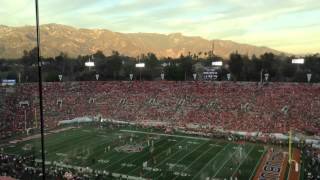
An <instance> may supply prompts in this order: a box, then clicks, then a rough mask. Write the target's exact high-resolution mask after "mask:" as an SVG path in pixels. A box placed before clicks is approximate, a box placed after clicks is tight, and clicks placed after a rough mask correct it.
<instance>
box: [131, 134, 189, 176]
mask: <svg viewBox="0 0 320 180" xmlns="http://www.w3.org/2000/svg"><path fill="white" fill-rule="evenodd" d="M185 141H187V139H184V140H182V141H179V143H177V144H174V145H171V146H169V147H168V148H167V149H165V150H164V151H162V152H161V153H159V154H158V155H157V156H156V157H158V156H160V155H161V154H163V153H166V150H168V149H169V148H171V147H172V146H175V145H180V144H182V143H184V142H185ZM180 151H182V150H178V151H177V152H175V153H173V154H172V155H174V154H176V153H178V152H180ZM172 155H170V156H169V157H172ZM169 157H167V158H165V159H164V160H162V161H161V162H160V163H159V164H158V165H156V166H155V167H154V168H158V167H159V166H160V164H161V165H162V164H163V163H164V162H165V161H166V160H167V159H168V158H169ZM138 168H139V167H136V168H135V169H133V170H131V171H130V172H129V173H131V172H132V171H135V170H137V169H138ZM149 173H151V172H150V171H149V172H147V173H146V174H145V175H147V174H149Z"/></svg>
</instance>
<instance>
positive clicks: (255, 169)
mask: <svg viewBox="0 0 320 180" xmlns="http://www.w3.org/2000/svg"><path fill="white" fill-rule="evenodd" d="M266 151H267V150H266V149H264V150H263V153H262V154H261V156H260V159H259V161H258V162H257V164H256V166H255V167H254V170H253V171H252V173H251V176H250V178H249V179H252V176H253V175H254V173H255V172H256V171H257V167H258V166H259V164H260V163H261V160H262V159H263V156H264V154H265V153H266Z"/></svg>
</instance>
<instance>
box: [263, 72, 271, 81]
mask: <svg viewBox="0 0 320 180" xmlns="http://www.w3.org/2000/svg"><path fill="white" fill-rule="evenodd" d="M269 76H270V75H269V73H265V74H264V79H265V80H266V82H268V80H269Z"/></svg>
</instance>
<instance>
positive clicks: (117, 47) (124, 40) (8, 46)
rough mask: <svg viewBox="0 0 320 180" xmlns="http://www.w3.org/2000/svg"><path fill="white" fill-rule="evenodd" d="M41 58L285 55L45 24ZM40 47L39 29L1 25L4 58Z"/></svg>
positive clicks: (241, 46)
mask: <svg viewBox="0 0 320 180" xmlns="http://www.w3.org/2000/svg"><path fill="white" fill-rule="evenodd" d="M40 35H41V55H42V56H44V57H54V56H57V55H59V54H60V52H65V53H67V54H68V55H69V56H71V57H77V56H78V55H88V54H93V53H95V52H96V51H98V50H101V51H102V52H103V53H104V54H105V55H110V54H111V53H112V51H118V52H119V53H120V54H123V55H127V56H133V57H136V56H138V55H141V54H142V53H144V54H146V53H148V52H153V53H155V54H156V55H157V57H172V58H175V57H179V56H180V55H181V54H183V55H187V54H189V53H191V54H194V53H196V54H197V55H200V56H204V55H205V54H206V53H205V52H209V51H210V50H212V47H214V48H213V52H214V54H216V55H218V56H221V57H223V58H228V57H229V54H230V53H232V52H236V51H237V52H238V53H240V54H248V55H249V56H252V55H253V54H255V55H256V56H260V55H261V54H264V53H266V52H272V53H274V54H281V53H282V52H280V51H277V50H274V49H271V48H268V47H258V46H253V45H249V44H240V43H236V42H233V41H229V40H217V39H215V40H207V39H204V38H202V37H199V36H184V35H182V34H181V33H173V34H167V35H166V34H157V33H120V32H113V31H110V30H106V29H82V28H75V27H71V26H66V25H61V24H45V25H41V27H40ZM35 45H36V29H35V26H21V27H9V26H4V25H0V58H13V59H14V58H19V57H21V56H22V55H23V51H24V50H31V49H32V48H34V47H35Z"/></svg>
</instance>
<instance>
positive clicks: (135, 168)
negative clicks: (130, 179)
mask: <svg viewBox="0 0 320 180" xmlns="http://www.w3.org/2000/svg"><path fill="white" fill-rule="evenodd" d="M181 142H182V141H180V142H179V143H181ZM165 143H167V142H165ZM179 143H178V144H179ZM169 144H170V143H169ZM174 145H175V144H174ZM172 146H173V145H171V146H169V147H168V148H165V149H164V150H163V151H161V152H159V153H158V154H157V155H156V156H155V157H158V156H160V155H161V154H163V153H165V152H166V150H167V149H169V148H170V147H172ZM141 157H145V155H144V156H141ZM141 157H140V158H141ZM140 158H137V159H140ZM135 160H136V159H135ZM147 161H149V159H148V158H147ZM143 162H144V161H143ZM140 167H141V166H139V165H138V166H137V167H135V168H134V169H132V170H131V171H129V172H128V174H129V173H131V172H133V171H135V170H136V169H138V168H140ZM119 170H120V169H119Z"/></svg>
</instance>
